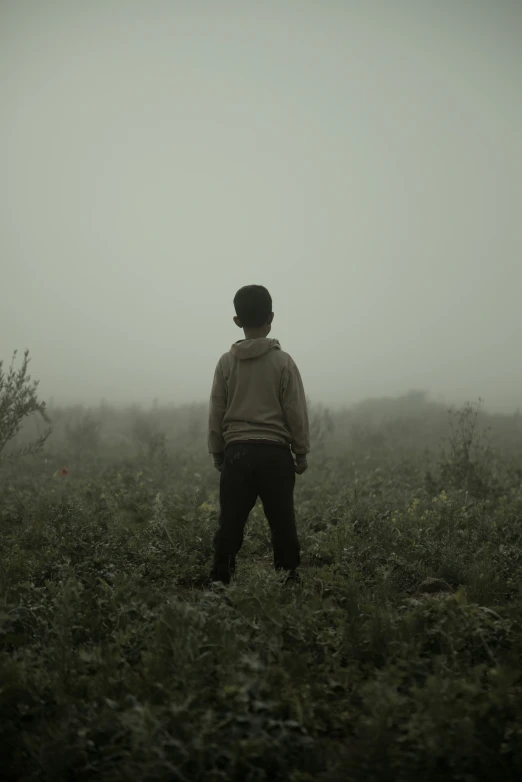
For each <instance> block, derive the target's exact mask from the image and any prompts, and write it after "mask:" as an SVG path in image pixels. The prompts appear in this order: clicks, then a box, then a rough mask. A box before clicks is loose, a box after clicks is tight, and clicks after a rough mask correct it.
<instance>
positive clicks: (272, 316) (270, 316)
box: [266, 312, 274, 323]
mask: <svg viewBox="0 0 522 782" xmlns="http://www.w3.org/2000/svg"><path fill="white" fill-rule="evenodd" d="M273 320H274V313H273V312H271V313H270V315H269V316H268V318H267V319H266V322H267V323H272V321H273Z"/></svg>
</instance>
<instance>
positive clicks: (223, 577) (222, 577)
mask: <svg viewBox="0 0 522 782" xmlns="http://www.w3.org/2000/svg"><path fill="white" fill-rule="evenodd" d="M210 581H211V583H214V582H215V581H220V582H221V583H222V584H225V586H228V584H230V573H223V571H221V572H220V573H216V572H215V571H214V570H213V571H212V572H211V574H210Z"/></svg>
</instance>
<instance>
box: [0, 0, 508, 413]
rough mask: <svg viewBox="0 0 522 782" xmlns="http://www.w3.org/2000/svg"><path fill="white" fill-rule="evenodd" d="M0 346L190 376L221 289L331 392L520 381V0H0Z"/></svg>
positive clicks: (140, 396) (125, 394) (158, 392)
mask: <svg viewBox="0 0 522 782" xmlns="http://www.w3.org/2000/svg"><path fill="white" fill-rule="evenodd" d="M0 98H1V103H0V111H1V121H0V171H1V172H2V173H1V177H0V264H1V278H0V279H1V283H2V285H1V310H0V358H3V359H4V360H6V361H8V360H9V358H10V355H11V353H12V351H13V350H14V349H15V348H18V349H19V350H20V351H22V350H23V349H24V348H26V347H27V348H29V350H30V352H31V355H32V363H31V372H32V375H33V377H35V378H40V391H41V396H42V397H44V398H47V399H50V398H54V400H55V402H56V403H69V402H84V403H87V404H90V403H97V402H98V401H99V400H100V399H101V398H105V399H106V400H108V401H109V402H113V403H118V402H122V403H127V402H144V403H149V402H150V401H152V399H153V398H158V400H159V402H160V403H171V402H174V403H175V402H186V401H189V400H194V401H203V400H206V399H207V398H208V395H209V391H210V383H211V379H212V374H213V371H214V367H215V364H216V361H217V359H218V358H219V356H220V355H221V354H222V353H223V352H225V351H226V350H227V349H228V348H229V346H230V344H231V343H232V342H233V341H234V340H237V339H239V338H240V337H241V336H242V334H241V332H240V331H239V330H238V329H237V327H236V326H235V325H234V324H233V322H232V317H233V314H234V312H233V306H232V299H233V296H234V293H235V291H236V290H237V289H238V288H239V287H241V286H242V285H245V284H249V283H258V284H263V285H266V286H267V287H268V288H269V290H270V291H271V293H272V296H273V302H274V312H275V320H274V327H273V331H272V336H274V337H276V338H278V339H279V340H280V341H281V345H282V347H283V349H285V350H287V351H288V352H290V353H291V354H292V356H293V357H294V358H295V360H296V362H297V364H298V366H299V367H300V370H301V373H302V376H303V380H304V382H305V387H306V390H307V393H308V395H309V397H310V398H311V399H313V400H317V401H323V402H325V403H327V404H330V405H339V404H344V403H351V402H354V401H357V400H359V399H362V398H365V397H369V396H370V397H371V396H384V395H390V396H393V395H398V394H402V393H404V392H407V391H408V390H409V389H412V388H415V389H425V390H427V391H429V393H430V394H431V395H432V397H433V398H442V399H444V400H445V401H446V400H447V401H452V402H460V401H464V400H466V399H471V400H476V399H477V398H478V397H479V396H481V397H483V398H484V400H485V404H486V407H488V408H491V409H494V410H498V411H511V410H515V409H516V408H518V407H519V406H522V405H521V400H522V350H521V344H520V343H521V339H520V338H521V334H522V306H521V304H520V298H521V292H522V219H521V215H522V2H520V1H519V0H513V1H512V2H508V1H507V0H491V1H490V2H481V1H480V0H459V1H458V2H456V0H444V1H441V2H434V0H433V1H432V2H428V1H426V2H422V0H411V2H401V0H394V2H389V0H382V1H381V2H372V1H370V0H366V1H365V2H362V1H356V0H346V1H345V2H341V0H337V1H335V0H329V1H328V0H316V1H315V2H306V0H300V1H299V2H297V0H295V2H292V1H291V0H288V2H281V1H279V2H267V1H266V0H265V1H264V2H260V1H259V0H251V1H250V2H249V1H248V0H243V2H239V0H237V2H228V1H227V0H219V2H218V0H207V1H206V2H204V1H203V0H200V1H198V0H184V2H182V1H181V0H179V1H176V0H171V2H167V0H164V1H163V2H162V1H161V0H149V1H148V2H145V0H141V2H133V1H132V0H120V1H119V2H118V1H117V0H91V2H89V3H86V2H84V1H82V0H63V2H57V1H56V0H1V2H0Z"/></svg>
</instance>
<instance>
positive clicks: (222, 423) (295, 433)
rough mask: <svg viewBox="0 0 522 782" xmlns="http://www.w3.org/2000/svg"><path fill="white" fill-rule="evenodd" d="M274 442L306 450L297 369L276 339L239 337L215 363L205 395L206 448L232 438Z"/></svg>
mask: <svg viewBox="0 0 522 782" xmlns="http://www.w3.org/2000/svg"><path fill="white" fill-rule="evenodd" d="M254 439H255V440H259V439H260V440H275V441H277V442H280V443H283V444H286V445H288V446H290V447H291V449H292V451H293V452H294V453H295V454H296V455H297V454H307V453H309V451H310V434H309V427H308V412H307V406H306V398H305V392H304V389H303V382H302V380H301V375H300V374H299V370H298V369H297V366H296V365H295V363H294V361H293V359H292V358H291V356H289V355H288V353H285V352H284V351H283V350H281V345H280V344H279V342H278V340H277V339H269V338H268V337H265V338H261V339H243V340H240V341H239V342H236V343H234V345H232V347H231V348H230V350H229V352H228V353H225V354H224V355H223V356H221V358H220V359H219V361H218V364H217V367H216V371H215V374H214V382H213V385H212V394H211V397H210V411H209V427H208V450H209V452H210V453H215V454H219V453H223V451H224V449H225V446H226V445H228V444H229V443H232V442H234V441H235V440H254Z"/></svg>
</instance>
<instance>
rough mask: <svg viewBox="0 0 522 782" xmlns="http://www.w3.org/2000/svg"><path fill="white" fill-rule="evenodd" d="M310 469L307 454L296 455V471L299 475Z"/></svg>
mask: <svg viewBox="0 0 522 782" xmlns="http://www.w3.org/2000/svg"><path fill="white" fill-rule="evenodd" d="M307 469H308V461H307V459H306V455H299V456H296V457H295V471H296V473H297V474H298V475H302V474H303V473H304V472H306V470H307Z"/></svg>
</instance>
